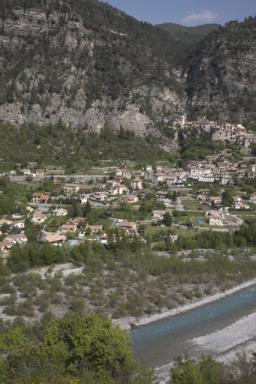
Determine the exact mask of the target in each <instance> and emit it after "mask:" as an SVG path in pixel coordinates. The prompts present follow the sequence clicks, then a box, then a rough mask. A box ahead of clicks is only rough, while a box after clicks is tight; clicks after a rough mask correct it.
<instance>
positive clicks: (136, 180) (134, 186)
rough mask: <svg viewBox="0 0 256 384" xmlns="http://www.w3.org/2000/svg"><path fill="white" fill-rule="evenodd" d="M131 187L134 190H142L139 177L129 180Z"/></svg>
mask: <svg viewBox="0 0 256 384" xmlns="http://www.w3.org/2000/svg"><path fill="white" fill-rule="evenodd" d="M131 187H132V189H135V190H142V189H143V181H142V179H141V178H140V177H135V178H134V179H132V180H131Z"/></svg>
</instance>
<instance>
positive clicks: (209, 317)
mask: <svg viewBox="0 0 256 384" xmlns="http://www.w3.org/2000/svg"><path fill="white" fill-rule="evenodd" d="M254 312H256V285H254V286H251V287H249V288H245V289H242V290H240V291H237V292H235V293H233V294H232V295H229V296H226V297H224V298H221V299H219V300H217V301H214V302H211V303H208V304H204V305H202V306H200V307H197V308H194V309H191V310H189V311H186V312H183V313H180V314H177V315H174V316H170V317H167V318H165V319H162V320H158V321H155V322H153V323H149V324H147V325H144V326H140V327H138V328H136V329H134V330H132V331H131V338H132V345H133V350H134V353H135V356H136V357H137V359H138V360H139V361H140V362H142V363H144V364H146V365H148V366H151V367H159V366H162V365H165V364H168V363H170V362H171V361H173V360H174V359H175V358H177V357H178V356H186V355H191V356H196V355H198V354H200V351H199V350H195V346H194V345H193V344H192V343H191V339H193V338H195V337H199V336H204V335H207V334H209V333H211V332H214V331H216V330H219V329H222V328H224V327H227V326H229V325H231V324H232V323H234V322H236V321H237V320H239V319H240V318H242V317H243V316H246V315H249V314H251V313H254ZM255 336H256V335H255Z"/></svg>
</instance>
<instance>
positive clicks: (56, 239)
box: [44, 233, 67, 246]
mask: <svg viewBox="0 0 256 384" xmlns="http://www.w3.org/2000/svg"><path fill="white" fill-rule="evenodd" d="M66 240H67V238H66V236H65V235H60V234H58V233H48V234H47V235H46V236H45V237H44V241H46V242H47V243H49V244H51V245H54V246H59V245H62V244H63V243H65V241H66Z"/></svg>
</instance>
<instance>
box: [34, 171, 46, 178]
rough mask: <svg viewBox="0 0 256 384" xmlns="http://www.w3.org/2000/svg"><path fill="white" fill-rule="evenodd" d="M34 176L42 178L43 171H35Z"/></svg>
mask: <svg viewBox="0 0 256 384" xmlns="http://www.w3.org/2000/svg"><path fill="white" fill-rule="evenodd" d="M35 175H36V177H44V170H43V169H36V173H35Z"/></svg>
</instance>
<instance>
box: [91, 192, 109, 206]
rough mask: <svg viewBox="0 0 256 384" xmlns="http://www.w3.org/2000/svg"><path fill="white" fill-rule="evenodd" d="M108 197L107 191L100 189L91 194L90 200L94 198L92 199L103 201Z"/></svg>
mask: <svg viewBox="0 0 256 384" xmlns="http://www.w3.org/2000/svg"><path fill="white" fill-rule="evenodd" d="M107 199H108V195H107V193H106V192H100V191H98V192H94V193H92V194H91V196H90V200H92V201H100V202H102V203H103V202H105V201H107Z"/></svg>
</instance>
